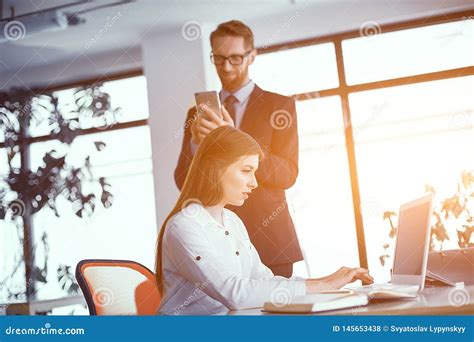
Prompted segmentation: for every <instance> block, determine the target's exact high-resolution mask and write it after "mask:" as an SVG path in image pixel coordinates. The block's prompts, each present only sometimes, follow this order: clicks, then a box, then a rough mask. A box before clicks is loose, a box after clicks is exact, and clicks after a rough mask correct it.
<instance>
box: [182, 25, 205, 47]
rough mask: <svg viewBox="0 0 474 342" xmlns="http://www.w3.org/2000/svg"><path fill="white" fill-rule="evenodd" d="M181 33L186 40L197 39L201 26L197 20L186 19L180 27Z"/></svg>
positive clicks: (200, 32)
mask: <svg viewBox="0 0 474 342" xmlns="http://www.w3.org/2000/svg"><path fill="white" fill-rule="evenodd" d="M181 35H182V36H183V38H184V39H185V40H187V41H188V42H191V41H193V40H196V39H199V38H200V37H201V35H202V26H201V24H200V23H198V22H197V21H188V22H186V23H185V24H184V25H183V27H181Z"/></svg>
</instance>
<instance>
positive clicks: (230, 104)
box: [224, 95, 239, 126]
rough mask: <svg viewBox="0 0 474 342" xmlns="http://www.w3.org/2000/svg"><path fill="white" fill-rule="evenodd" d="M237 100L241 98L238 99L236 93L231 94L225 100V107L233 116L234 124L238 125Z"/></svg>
mask: <svg viewBox="0 0 474 342" xmlns="http://www.w3.org/2000/svg"><path fill="white" fill-rule="evenodd" d="M237 102H239V100H237V98H236V97H235V96H234V95H229V96H227V98H226V99H225V100H224V107H225V109H227V111H228V112H229V115H230V117H231V118H232V121H234V126H237V122H235V104H236V103H237Z"/></svg>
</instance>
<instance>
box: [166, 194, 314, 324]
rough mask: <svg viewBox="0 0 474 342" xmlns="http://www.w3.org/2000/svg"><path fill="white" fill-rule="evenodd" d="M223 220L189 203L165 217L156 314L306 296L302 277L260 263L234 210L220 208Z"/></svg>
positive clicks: (188, 312) (212, 310)
mask: <svg viewBox="0 0 474 342" xmlns="http://www.w3.org/2000/svg"><path fill="white" fill-rule="evenodd" d="M222 219H223V223H224V225H221V224H220V223H218V222H217V221H216V220H215V219H214V218H213V217H212V216H211V214H210V213H209V212H208V211H207V210H206V209H205V208H204V207H203V206H201V205H200V204H197V203H192V204H190V205H188V206H187V207H186V208H185V209H183V210H181V211H180V212H178V213H177V214H175V215H174V216H173V217H172V218H171V219H170V220H169V221H168V223H167V226H166V231H165V234H164V236H163V245H162V246H163V252H162V258H163V260H162V266H163V277H164V286H163V289H164V291H163V292H164V293H163V294H162V300H161V305H160V308H159V310H158V311H159V314H163V315H210V314H217V313H223V312H226V311H229V310H237V309H246V308H254V307H261V306H263V303H264V302H266V301H270V300H273V301H275V300H276V301H282V300H283V301H287V300H288V301H289V300H290V299H291V298H292V297H293V296H299V295H305V294H306V284H305V280H304V279H303V278H299V277H292V278H289V279H288V278H284V277H280V276H274V275H273V273H272V271H271V270H270V269H269V268H268V267H266V266H265V265H264V264H262V262H261V261H260V257H259V256H258V253H257V251H256V250H255V247H254V246H253V245H252V243H251V242H250V239H249V236H248V233H247V230H246V229H245V226H244V224H243V222H242V221H241V220H240V218H239V217H238V216H237V215H236V214H235V213H233V212H232V211H230V210H228V209H224V210H223V213H222Z"/></svg>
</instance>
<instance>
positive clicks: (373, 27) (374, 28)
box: [359, 20, 382, 37]
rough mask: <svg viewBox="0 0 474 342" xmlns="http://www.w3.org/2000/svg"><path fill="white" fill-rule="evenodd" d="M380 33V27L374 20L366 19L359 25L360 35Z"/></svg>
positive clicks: (372, 35) (371, 35) (370, 35)
mask: <svg viewBox="0 0 474 342" xmlns="http://www.w3.org/2000/svg"><path fill="white" fill-rule="evenodd" d="M381 33H382V28H381V27H380V25H379V24H378V23H377V22H376V21H373V20H372V21H366V22H364V23H362V25H361V26H360V27H359V35H360V36H361V37H374V36H377V35H379V34H381Z"/></svg>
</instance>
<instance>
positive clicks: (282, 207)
mask: <svg viewBox="0 0 474 342" xmlns="http://www.w3.org/2000/svg"><path fill="white" fill-rule="evenodd" d="M286 207H287V203H286V201H283V202H282V203H281V204H280V205H279V206H278V207H277V208H276V209H275V210H274V211H273V212H272V213H271V215H269V216H268V217H267V218H265V219H264V220H263V221H262V225H263V226H264V227H267V226H268V225H269V224H270V222H271V221H273V220H274V219H276V218H277V216H278V215H280V213H281V212H282V211H283V210H285V208H286Z"/></svg>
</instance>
